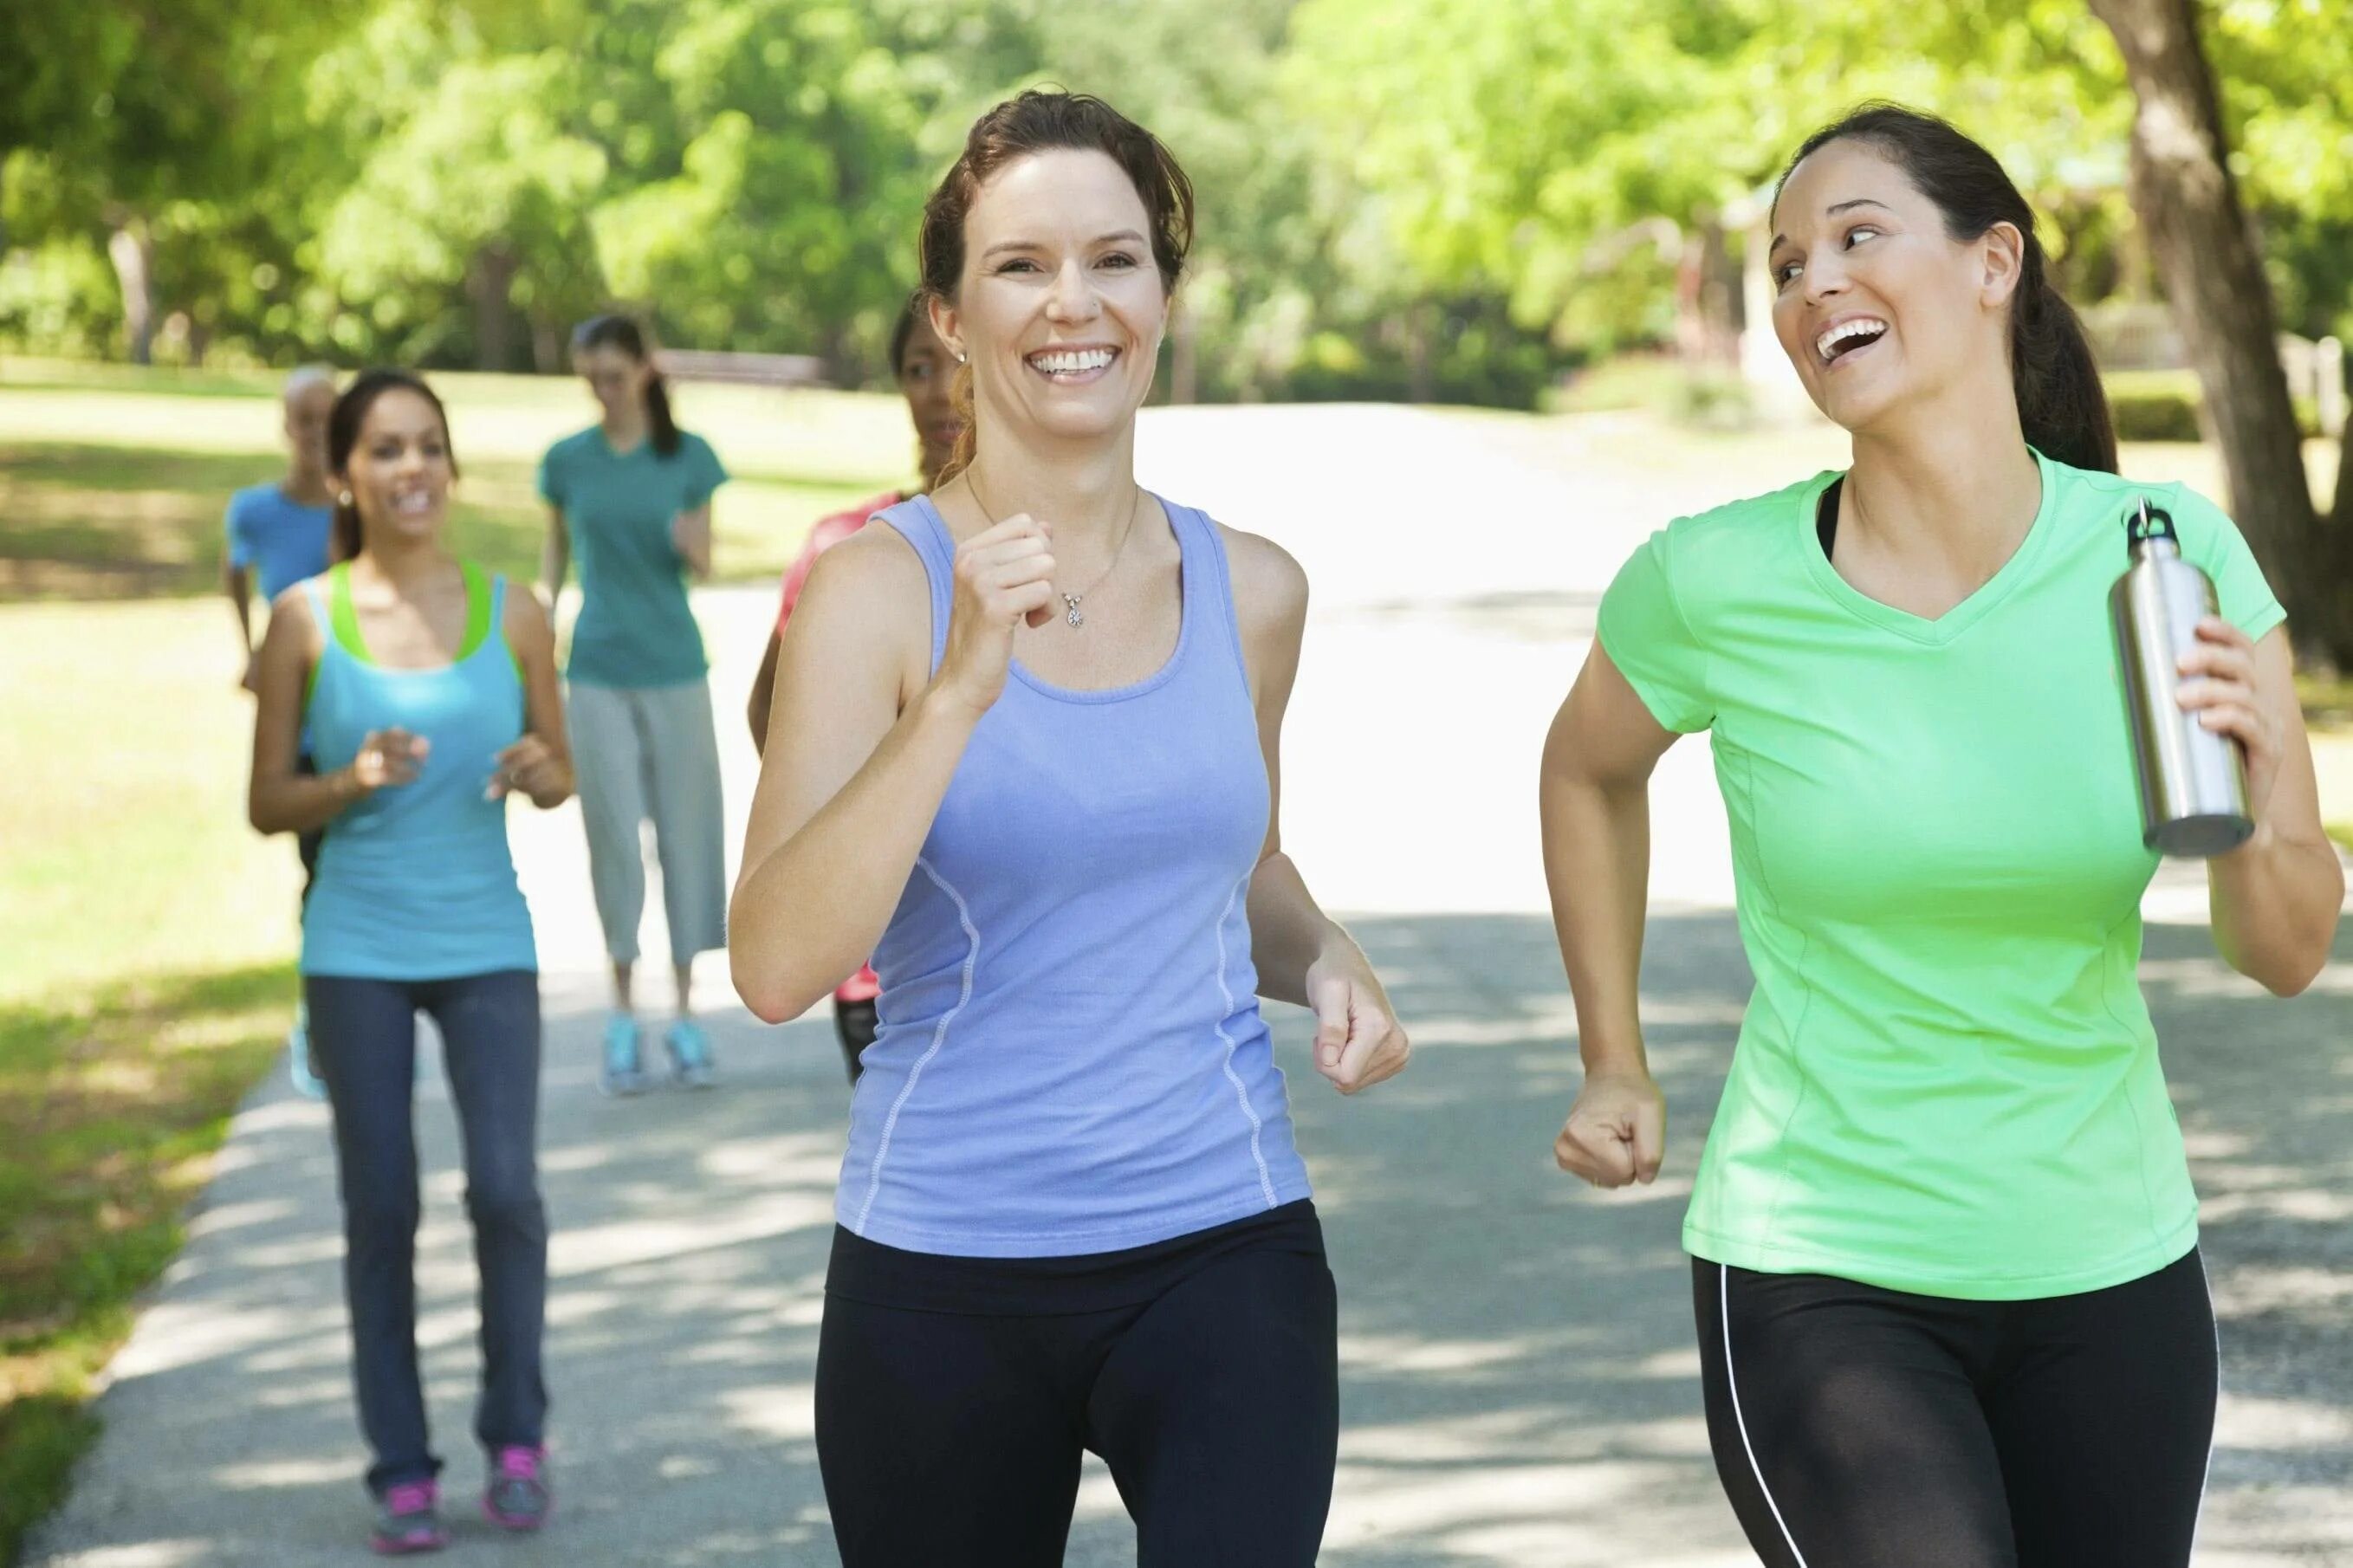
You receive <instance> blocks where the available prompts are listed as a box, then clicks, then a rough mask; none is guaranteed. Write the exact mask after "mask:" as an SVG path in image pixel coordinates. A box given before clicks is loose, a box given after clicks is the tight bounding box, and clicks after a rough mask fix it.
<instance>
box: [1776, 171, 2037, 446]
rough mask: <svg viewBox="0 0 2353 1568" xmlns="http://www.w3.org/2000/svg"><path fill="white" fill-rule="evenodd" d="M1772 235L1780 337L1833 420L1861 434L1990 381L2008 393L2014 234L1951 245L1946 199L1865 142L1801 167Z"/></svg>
mask: <svg viewBox="0 0 2353 1568" xmlns="http://www.w3.org/2000/svg"><path fill="white" fill-rule="evenodd" d="M1773 226H1774V231H1775V232H1774V238H1773V247H1772V250H1771V252H1770V254H1769V256H1768V258H1767V265H1768V267H1769V268H1771V270H1772V276H1773V286H1774V289H1775V290H1776V292H1775V295H1774V300H1773V331H1774V333H1775V335H1776V336H1777V337H1778V338H1779V339H1780V342H1781V349H1782V352H1783V353H1787V354H1788V356H1789V361H1790V363H1792V364H1794V365H1796V366H1797V367H1798V376H1799V380H1801V381H1802V382H1804V383H1805V386H1806V391H1807V393H1808V394H1809V395H1811V396H1812V398H1813V400H1814V405H1815V406H1816V407H1818V408H1820V410H1821V411H1822V412H1823V413H1824V414H1825V415H1827V416H1830V417H1831V419H1832V420H1834V421H1836V422H1837V423H1838V424H1840V425H1841V426H1845V427H1846V428H1847V429H1848V430H1850V431H1855V432H1862V431H1863V430H1866V429H1868V428H1870V427H1871V426H1873V425H1875V424H1877V423H1879V422H1881V421H1882V420H1883V419H1885V418H1886V417H1887V416H1889V415H1890V414H1891V413H1894V412H1899V411H1901V410H1903V409H1904V408H1905V407H1907V406H1914V405H1918V404H1920V403H1922V402H1926V401H1930V400H1934V399H1936V398H1937V397H1939V396H1941V395H1944V394H1947V393H1948V392H1950V391H1952V390H1953V389H1954V388H1956V387H1959V386H1965V385H1968V384H1971V383H1974V382H1978V381H1981V380H1983V379H1984V378H1985V377H1987V376H1988V375H1989V374H1992V375H1994V376H1997V377H1998V378H1999V380H2000V384H2002V385H2003V386H2005V387H2007V386H2008V384H2009V382H2010V369H2009V346H2008V345H2009V332H2010V316H2009V311H2010V297H2011V295H2012V294H2013V293H2014V292H2015V291H2016V289H2017V286H2018V279H2019V276H2020V273H2019V267H2020V260H2021V249H2022V244H2023V241H2022V237H2021V236H2020V234H2019V232H2018V230H2017V229H2016V228H2014V227H2012V226H2010V225H2009V224H2007V223H2000V224H1996V225H1994V226H1993V227H1991V228H1989V229H1988V230H1987V231H1986V233H1985V234H1983V235H1982V236H1980V237H1978V238H1976V239H1974V240H1956V239H1954V238H1952V237H1951V236H1950V235H1949V234H1948V233H1947V231H1946V226H1945V218H1944V214H1943V213H1942V212H1941V211H1940V210H1939V209H1938V208H1937V206H1936V203H1934V202H1932V201H1930V200H1929V199H1928V197H1927V196H1926V195H1923V194H1922V193H1921V191H1920V190H1919V189H1918V187H1916V186H1915V185H1914V184H1913V183H1912V181H1911V179H1910V177H1909V176H1907V175H1906V174H1905V172H1904V171H1903V169H1902V168H1901V167H1900V166H1898V165H1897V164H1895V163H1893V162H1891V161H1889V160H1888V159H1887V158H1886V157H1885V156H1883V154H1881V153H1879V152H1878V151H1877V150H1876V149H1874V148H1873V147H1872V146H1871V145H1869V144H1868V143H1865V142H1858V141H1838V142H1831V143H1830V144H1829V145H1827V146H1824V147H1822V148H1820V150H1819V151H1817V152H1815V153H1812V154H1811V155H1810V156H1809V157H1808V158H1806V160H1805V161H1804V162H1803V163H1799V165H1798V166H1797V167H1796V168H1795V169H1793V170H1791V171H1790V174H1789V178H1788V182H1787V183H1786V184H1784V185H1783V186H1782V187H1781V195H1780V198H1779V200H1778V202H1777V203H1776V204H1775V206H1774V224H1773Z"/></svg>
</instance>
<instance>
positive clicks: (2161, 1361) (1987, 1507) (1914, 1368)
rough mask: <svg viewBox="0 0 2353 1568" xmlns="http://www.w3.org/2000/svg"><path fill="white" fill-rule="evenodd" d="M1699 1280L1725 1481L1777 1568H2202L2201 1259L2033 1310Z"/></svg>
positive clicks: (1718, 1272)
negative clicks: (2196, 1555)
mask: <svg viewBox="0 0 2353 1568" xmlns="http://www.w3.org/2000/svg"><path fill="white" fill-rule="evenodd" d="M1692 1279H1693V1291H1694V1308H1695V1309H1696V1312H1697V1316H1698V1320H1699V1335H1700V1362H1701V1367H1702V1381H1703V1383H1704V1386H1705V1389H1706V1397H1707V1427H1708V1438H1709V1441H1710V1445H1711V1446H1712V1447H1714V1449H1715V1468H1716V1472H1717V1474H1718V1475H1720V1476H1721V1477H1722V1478H1723V1480H1724V1489H1725V1493H1726V1494H1727V1495H1728V1496H1729V1497H1730V1498H1731V1500H1732V1509H1733V1511H1734V1512H1735V1513H1736V1514H1737V1515H1739V1517H1740V1523H1741V1528H1742V1529H1744V1530H1745V1531H1747V1533H1748V1542H1749V1544H1750V1545H1751V1546H1753V1547H1755V1548H1756V1549H1757V1555H1758V1556H1759V1557H1761V1558H1762V1559H1763V1560H1764V1561H1765V1563H1767V1564H1768V1568H2186V1565H2187V1564H2188V1563H2189V1543H2190V1538H2191V1535H2192V1534H2193V1533H2194V1531H2196V1528H2197V1524H2198V1508H2199V1503H2200V1499H2201V1497H2202V1494H2203V1492H2204V1490H2205V1483H2206V1464H2207V1458H2208V1455H2209V1454H2210V1452H2211V1446H2212V1438H2213V1431H2214V1403H2215V1377H2216V1371H2217V1363H2216V1347H2215V1342H2214V1313H2213V1308H2212V1304H2211V1301H2210V1300H2208V1297H2207V1293H2206V1275H2205V1270H2204V1267H2203V1265H2202V1264H2201V1263H2200V1259H2199V1256H2198V1254H2197V1253H2196V1252H2194V1251H2193V1252H2191V1253H2189V1255H2188V1256H2186V1257H2184V1258H2181V1259H2180V1260H2179V1261H2178V1262H2176V1263H2174V1264H2172V1265H2170V1266H2169V1267H2168V1268H2162V1269H2159V1270H2158V1272H2157V1273H2155V1274H2151V1275H2148V1276H2147V1277H2146V1278H2144V1279H2136V1280H2134V1281H2132V1282H2131V1283H2129V1284H2125V1285H2118V1286H2115V1287H2112V1288H2111V1289H2105V1290H2093V1291H2088V1292H2085V1293H2084V1294H2082V1295H2076V1296H2057V1297H2051V1298H2048V1299H2045V1300H2032V1301H1959V1300H1945V1299H1942V1298H1938V1297H1931V1296H1913V1295H1906V1294H1905V1293H1904V1292H1902V1291H1898V1290H1886V1289H1879V1288H1878V1287H1876V1286H1871V1285H1858V1284H1856V1283H1854V1282H1853V1281H1852V1280H1846V1279H1831V1278H1829V1277H1828V1276H1825V1275H1820V1274H1791V1275H1778V1274H1755V1273H1751V1272H1749V1271H1748V1270H1746V1269H1743V1268H1725V1266H1723V1265H1722V1264H1717V1263H1708V1262H1701V1261H1695V1262H1694V1265H1693V1273H1692Z"/></svg>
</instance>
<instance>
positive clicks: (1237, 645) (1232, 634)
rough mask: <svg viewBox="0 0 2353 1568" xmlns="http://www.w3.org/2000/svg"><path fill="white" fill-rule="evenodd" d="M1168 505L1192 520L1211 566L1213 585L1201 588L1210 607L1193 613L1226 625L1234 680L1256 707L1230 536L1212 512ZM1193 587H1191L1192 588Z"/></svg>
mask: <svg viewBox="0 0 2353 1568" xmlns="http://www.w3.org/2000/svg"><path fill="white" fill-rule="evenodd" d="M1167 504H1168V505H1169V506H1170V507H1171V509H1172V511H1175V512H1182V513H1184V514H1186V515H1187V516H1188V517H1190V518H1191V519H1192V521H1193V524H1194V527H1195V530H1196V531H1197V533H1198V542H1199V544H1200V549H1199V550H1198V554H1199V555H1200V556H1201V557H1202V559H1203V560H1205V561H1206V562H1208V577H1209V578H1210V581H1209V582H1208V583H1205V584H1201V585H1200V586H1201V587H1202V588H1203V590H1204V596H1205V597H1206V598H1208V601H1209V603H1208V604H1206V605H1194V606H1190V609H1191V611H1192V613H1195V614H1201V613H1211V614H1215V615H1216V616H1218V618H1219V619H1220V620H1222V621H1223V622H1225V626H1226V636H1225V644H1226V647H1228V648H1229V650H1231V651H1232V653H1233V656H1234V678H1235V679H1238V680H1240V682H1241V683H1242V700H1244V701H1247V702H1250V704H1251V705H1252V706H1253V707H1255V706H1256V704H1257V699H1256V697H1255V696H1254V695H1253V694H1252V692H1251V691H1250V653H1249V650H1248V649H1246V648H1244V647H1242V617H1241V611H1240V609H1239V608H1237V607H1236V605H1235V604H1234V567H1233V561H1232V559H1231V558H1230V557H1229V556H1228V555H1227V553H1226V536H1225V535H1224V534H1223V533H1222V532H1220V531H1219V528H1218V520H1217V519H1216V518H1213V517H1211V516H1210V515H1209V514H1208V512H1206V511H1203V510H1200V509H1198V507H1189V506H1187V507H1179V506H1176V503H1174V502H1169V503H1167ZM1177 526H1178V527H1180V528H1181V527H1183V526H1184V524H1183V523H1182V522H1181V521H1180V522H1179V523H1178V524H1177ZM1191 586H1192V584H1187V587H1188V588H1189V587H1191Z"/></svg>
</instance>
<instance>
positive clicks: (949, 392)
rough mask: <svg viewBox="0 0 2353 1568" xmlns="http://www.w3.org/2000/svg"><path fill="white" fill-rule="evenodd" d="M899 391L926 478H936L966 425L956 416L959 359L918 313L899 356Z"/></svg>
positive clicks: (929, 322)
mask: <svg viewBox="0 0 2353 1568" xmlns="http://www.w3.org/2000/svg"><path fill="white" fill-rule="evenodd" d="M898 372H899V391H900V392H901V394H902V395H904V396H905V397H906V399H907V417H908V418H910V419H912V420H913V421H914V425H915V439H916V440H917V441H918V442H920V443H922V446H923V457H922V461H923V478H924V479H926V480H929V479H933V478H934V477H935V476H936V475H937V474H938V473H939V471H940V469H941V468H942V467H943V466H944V464H945V463H946V462H947V460H948V454H949V453H950V452H953V451H954V450H955V442H956V437H957V436H958V435H959V434H961V433H962V431H963V430H964V421H963V420H962V419H960V418H958V417H957V416H956V411H955V397H954V396H953V393H954V391H955V355H954V354H952V353H949V352H948V346H947V344H945V343H944V342H940V335H939V333H937V332H935V331H933V330H932V323H931V321H930V320H929V319H928V318H927V317H926V316H924V315H923V314H922V313H920V312H919V313H918V314H917V316H916V318H915V321H914V324H913V326H912V327H910V328H909V329H908V331H907V347H906V351H905V352H904V353H902V354H901V355H900V356H899V364H898Z"/></svg>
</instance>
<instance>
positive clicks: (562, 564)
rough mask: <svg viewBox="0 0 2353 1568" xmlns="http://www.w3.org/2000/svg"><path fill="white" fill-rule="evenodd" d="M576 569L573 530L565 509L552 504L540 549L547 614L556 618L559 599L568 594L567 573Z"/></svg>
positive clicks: (541, 596)
mask: <svg viewBox="0 0 2353 1568" xmlns="http://www.w3.org/2000/svg"><path fill="white" fill-rule="evenodd" d="M571 570H572V532H571V530H570V529H569V528H567V527H566V526H565V521H564V509H563V508H562V507H560V506H554V505H551V506H550V507H549V508H548V509H547V539H546V541H545V542H544V543H543V544H542V545H541V546H540V550H539V600H540V603H541V605H543V606H545V608H546V610H547V618H548V620H549V621H550V622H551V623H552V622H554V619H555V606H556V601H557V600H559V599H561V598H562V597H563V596H564V577H565V573H567V572H569V571H571Z"/></svg>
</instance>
